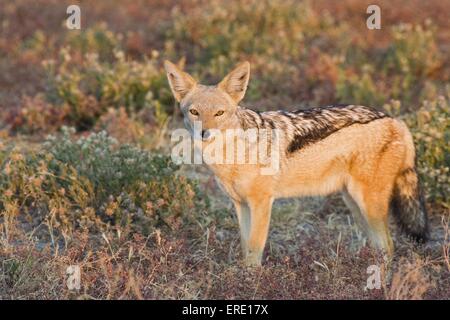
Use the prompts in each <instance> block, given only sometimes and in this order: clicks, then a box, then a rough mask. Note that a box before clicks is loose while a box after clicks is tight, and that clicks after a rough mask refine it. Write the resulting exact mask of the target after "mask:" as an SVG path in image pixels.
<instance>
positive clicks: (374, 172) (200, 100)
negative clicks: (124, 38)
mask: <svg viewBox="0 0 450 320" xmlns="http://www.w3.org/2000/svg"><path fill="white" fill-rule="evenodd" d="M165 69H166V72H167V77H168V80H169V84H170V87H171V89H172V92H173V94H174V96H175V98H176V100H177V101H178V102H180V106H181V110H182V112H183V114H184V120H185V125H186V126H187V128H188V129H192V128H193V124H194V122H195V121H200V122H201V124H202V128H203V129H204V130H202V131H201V138H202V139H204V140H208V139H205V137H207V136H208V130H211V129H217V130H220V131H224V130H228V129H243V130H248V129H257V130H261V129H278V130H280V131H281V132H282V134H283V139H282V142H281V143H280V146H279V149H280V150H281V152H280V168H279V170H278V171H277V172H276V173H275V174H273V175H261V174H260V170H259V165H258V164H211V165H209V166H210V168H211V169H212V171H213V172H214V174H215V176H216V178H217V179H218V181H219V183H220V185H221V186H222V187H223V189H224V190H225V191H226V192H227V193H228V195H229V196H230V198H231V200H232V201H233V203H234V205H235V208H236V214H237V218H238V221H239V226H240V232H241V244H242V251H243V256H244V260H245V262H246V263H247V264H249V265H259V264H260V263H261V257H262V253H263V249H264V246H265V243H266V239H267V234H268V229H269V222H270V215H271V208H272V203H273V201H274V199H276V198H284V197H295V196H306V195H308V196H309V195H326V194H329V193H332V192H336V191H341V192H342V195H343V198H344V201H345V203H346V204H347V206H348V207H349V209H350V210H351V212H352V214H353V216H354V217H355V219H356V221H358V222H359V225H360V226H362V227H363V229H365V231H366V232H367V235H368V237H369V239H370V241H371V243H372V244H373V245H374V246H375V247H377V248H380V249H382V250H384V251H385V252H386V253H387V254H389V255H390V254H392V250H393V243H392V240H391V236H390V234H389V229H388V213H389V211H392V212H393V214H394V216H395V217H396V218H397V220H398V221H399V222H400V224H401V226H402V227H403V228H404V229H405V231H407V232H408V233H409V234H410V235H412V236H414V237H415V238H419V239H425V238H426V236H427V214H426V210H425V206H424V203H423V199H422V196H421V192H420V188H419V181H418V176H417V172H416V168H415V151H414V144H413V140H412V137H411V134H410V132H409V130H408V128H407V127H406V125H405V124H404V123H403V122H402V121H399V120H396V119H393V118H391V117H389V116H387V115H386V114H384V113H382V112H380V111H377V110H374V109H371V108H368V107H364V106H358V105H346V106H329V107H324V108H313V109H309V110H299V111H292V112H291V111H270V112H257V111H253V110H250V109H246V108H243V107H240V106H239V105H238V103H239V102H240V101H241V100H242V99H243V97H244V94H245V92H246V89H247V85H248V81H249V75H250V64H249V63H248V62H244V63H241V64H240V65H238V66H237V67H236V68H235V69H234V70H233V71H232V72H231V73H229V74H228V75H227V76H226V77H225V78H224V79H223V80H222V81H221V82H220V83H219V84H218V85H215V86H205V85H201V84H198V83H197V82H196V81H195V80H194V79H193V78H192V77H191V76H190V75H188V74H187V73H185V72H183V71H182V70H180V69H179V68H178V67H177V66H175V65H174V64H172V63H171V62H169V61H166V62H165ZM200 140H201V139H200Z"/></svg>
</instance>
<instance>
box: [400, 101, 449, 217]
mask: <svg viewBox="0 0 450 320" xmlns="http://www.w3.org/2000/svg"><path fill="white" fill-rule="evenodd" d="M449 97H450V95H448V96H447V97H443V96H440V97H439V98H438V99H435V100H433V101H426V102H424V103H423V106H422V108H420V109H419V110H418V111H417V112H416V113H415V114H412V115H408V116H407V117H406V121H407V123H408V125H409V127H410V128H411V130H412V133H413V136H414V142H415V144H416V150H417V160H418V164H419V172H420V174H421V178H422V181H423V183H424V187H425V190H426V191H427V196H428V198H429V199H430V200H431V201H433V202H437V203H439V204H442V205H444V206H445V207H447V208H450V144H449V141H450V98H449Z"/></svg>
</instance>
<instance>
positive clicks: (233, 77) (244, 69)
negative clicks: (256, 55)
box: [218, 61, 250, 103]
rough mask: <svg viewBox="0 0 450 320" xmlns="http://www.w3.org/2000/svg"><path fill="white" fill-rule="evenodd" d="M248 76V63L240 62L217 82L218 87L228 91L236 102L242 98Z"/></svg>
mask: <svg viewBox="0 0 450 320" xmlns="http://www.w3.org/2000/svg"><path fill="white" fill-rule="evenodd" d="M249 78H250V63H249V62H248V61H245V62H242V63H240V64H239V65H238V66H237V67H236V68H234V70H233V71H231V72H230V73H229V74H228V75H227V76H226V77H225V78H223V80H222V81H221V82H220V83H219V84H218V87H219V88H220V89H222V90H224V91H225V92H226V93H228V94H229V95H230V96H231V97H232V98H233V100H234V101H236V103H239V101H241V100H242V98H244V95H245V91H246V90H247V85H248V80H249Z"/></svg>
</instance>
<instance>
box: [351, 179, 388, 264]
mask: <svg viewBox="0 0 450 320" xmlns="http://www.w3.org/2000/svg"><path fill="white" fill-rule="evenodd" d="M390 189H391V188H389V187H388V186H386V188H385V189H384V190H378V191H377V189H374V188H369V187H367V188H365V187H363V186H361V187H356V186H355V185H354V186H353V187H350V188H349V194H350V195H351V197H352V198H353V199H354V201H355V202H356V203H357V204H358V207H359V208H360V210H361V211H360V212H361V213H362V216H363V217H364V220H365V221H366V225H367V235H368V237H369V240H370V242H371V244H372V245H373V246H375V247H376V248H378V249H380V250H383V251H384V253H386V254H387V257H386V258H389V257H391V256H392V253H393V247H394V246H393V242H392V239H391V236H390V232H389V226H388V214H389V199H390V198H389V192H390Z"/></svg>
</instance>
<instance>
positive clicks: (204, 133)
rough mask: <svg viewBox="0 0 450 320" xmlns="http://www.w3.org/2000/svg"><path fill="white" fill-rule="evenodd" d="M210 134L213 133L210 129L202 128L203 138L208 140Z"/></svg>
mask: <svg viewBox="0 0 450 320" xmlns="http://www.w3.org/2000/svg"><path fill="white" fill-rule="evenodd" d="M210 135H211V134H210V132H209V130H202V139H203V140H207V139H208V138H209V136H210Z"/></svg>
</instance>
